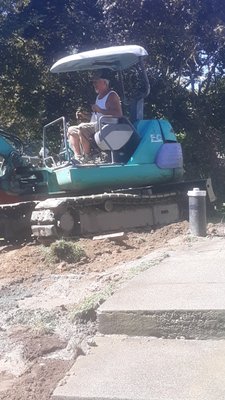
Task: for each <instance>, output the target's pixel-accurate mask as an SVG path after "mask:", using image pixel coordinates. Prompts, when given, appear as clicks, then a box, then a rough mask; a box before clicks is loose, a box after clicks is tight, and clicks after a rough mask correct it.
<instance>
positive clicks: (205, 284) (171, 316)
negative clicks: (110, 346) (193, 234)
mask: <svg viewBox="0 0 225 400" xmlns="http://www.w3.org/2000/svg"><path fill="white" fill-rule="evenodd" d="M224 244H225V240H224V239H223V238H213V239H209V238H206V239H205V240H199V241H197V242H196V243H190V246H186V248H185V249H183V250H180V251H179V250H178V251H176V252H174V253H173V252H172V253H171V256H170V257H167V258H166V259H164V260H163V261H162V262H161V263H160V264H159V265H156V266H153V267H151V268H150V269H148V270H146V271H145V272H143V273H141V274H140V275H138V276H137V277H135V278H134V279H132V280H131V281H130V282H129V283H128V284H127V285H126V286H125V287H124V288H122V289H121V290H119V291H118V292H116V293H115V294H114V295H113V296H112V297H111V298H110V299H108V300H107V301H106V302H105V303H104V304H103V305H102V306H101V307H100V308H99V310H98V321H99V331H100V332H101V333H104V334H127V335H134V336H135V335H143V336H157V337H169V338H176V337H180V336H184V337H186V338H189V339H195V338H196V339H197V338H201V339H206V338H225V296H224V293H225V246H224Z"/></svg>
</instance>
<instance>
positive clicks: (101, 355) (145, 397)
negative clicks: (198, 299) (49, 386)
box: [52, 336, 225, 400]
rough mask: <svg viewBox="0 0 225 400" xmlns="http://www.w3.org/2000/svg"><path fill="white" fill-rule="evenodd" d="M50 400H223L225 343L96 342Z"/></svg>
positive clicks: (118, 339)
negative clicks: (95, 345)
mask: <svg viewBox="0 0 225 400" xmlns="http://www.w3.org/2000/svg"><path fill="white" fill-rule="evenodd" d="M96 344H97V347H94V348H92V349H91V351H90V353H89V354H88V355H87V356H80V357H79V358H78V359H77V361H76V363H75V364H74V366H73V367H72V369H71V370H70V372H69V374H68V375H67V376H66V377H65V378H64V379H63V380H62V382H60V384H59V385H58V387H57V388H56V390H55V391H54V393H53V397H52V399H53V400H215V399H216V400H224V398H225V385H224V382H225V362H224V360H225V341H223V340H220V341H212V340H207V341H195V340H193V341H190V340H189V341H186V340H163V339H150V338H146V337H125V336H106V337H97V338H96Z"/></svg>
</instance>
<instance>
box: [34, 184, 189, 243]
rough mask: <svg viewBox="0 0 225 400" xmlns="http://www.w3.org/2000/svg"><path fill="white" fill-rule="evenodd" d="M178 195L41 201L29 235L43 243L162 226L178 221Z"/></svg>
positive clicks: (126, 195)
mask: <svg viewBox="0 0 225 400" xmlns="http://www.w3.org/2000/svg"><path fill="white" fill-rule="evenodd" d="M181 197H182V196H181V194H178V193H176V192H174V193H164V194H155V195H152V194H149V195H148V194H145V195H143V194H131V193H104V194H97V195H91V196H77V197H64V198H60V199H59V198H57V199H47V200H45V201H41V202H40V203H39V204H37V206H36V207H35V210H34V211H33V212H32V217H31V228H32V232H33V235H34V236H35V237H37V238H39V239H40V240H42V241H44V240H45V239H46V240H49V239H55V238H60V237H76V236H80V235H91V234H96V233H97V234H101V233H107V232H113V231H118V230H125V229H133V228H138V227H148V226H156V225H164V224H169V223H172V222H176V221H178V220H179V219H180V218H181V214H182V211H181V210H182V207H181V203H182V200H181Z"/></svg>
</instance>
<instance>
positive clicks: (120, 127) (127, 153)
mask: <svg viewBox="0 0 225 400" xmlns="http://www.w3.org/2000/svg"><path fill="white" fill-rule="evenodd" d="M94 138H95V142H96V144H97V146H98V147H99V148H100V149H101V150H103V151H110V152H111V159H112V163H126V162H127V161H128V160H129V159H130V157H131V156H132V154H133V153H134V150H135V149H136V148H137V146H138V144H139V142H140V140H141V139H140V136H139V134H138V133H137V131H136V129H135V128H134V126H133V125H132V124H131V123H130V122H128V120H127V118H125V117H121V118H112V117H111V118H109V117H102V119H101V121H100V130H99V131H98V132H96V133H95V136H94Z"/></svg>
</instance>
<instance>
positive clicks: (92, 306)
mask: <svg viewBox="0 0 225 400" xmlns="http://www.w3.org/2000/svg"><path fill="white" fill-rule="evenodd" d="M114 291H115V286H114V285H113V284H110V285H108V286H107V287H106V288H105V289H104V290H102V291H100V292H97V293H94V294H93V295H91V296H88V297H86V298H85V299H84V300H83V301H82V302H81V303H79V304H77V305H76V306H75V308H74V309H73V311H72V312H71V319H72V321H75V320H76V319H80V320H82V321H95V320H96V310H97V309H98V307H99V306H100V305H101V304H102V303H104V301H106V300H107V299H108V297H110V296H111V295H112V294H113V293H114Z"/></svg>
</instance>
